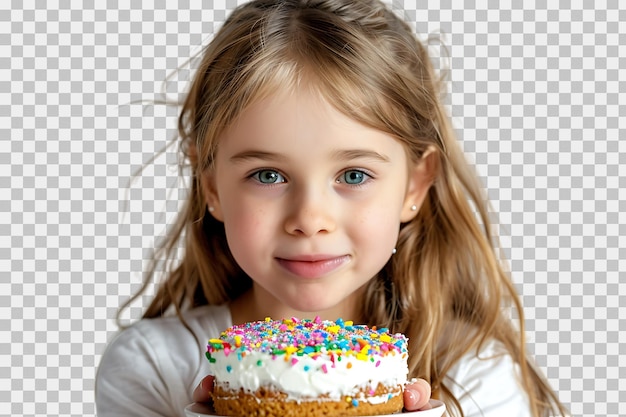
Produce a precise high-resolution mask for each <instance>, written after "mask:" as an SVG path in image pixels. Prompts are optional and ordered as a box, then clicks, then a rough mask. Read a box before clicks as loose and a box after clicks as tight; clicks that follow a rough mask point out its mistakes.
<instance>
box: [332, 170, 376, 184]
mask: <svg viewBox="0 0 626 417" xmlns="http://www.w3.org/2000/svg"><path fill="white" fill-rule="evenodd" d="M368 177H369V175H367V174H366V173H365V172H363V171H358V170H355V169H351V170H349V171H346V172H344V173H343V174H341V177H340V178H339V179H338V180H337V182H345V183H346V184H349V185H359V184H363V183H364V182H365V181H366V180H367V178H368Z"/></svg>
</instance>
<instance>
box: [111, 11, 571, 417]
mask: <svg viewBox="0 0 626 417" xmlns="http://www.w3.org/2000/svg"><path fill="white" fill-rule="evenodd" d="M305 79H306V81H308V82H309V85H313V86H314V88H316V89H318V90H319V92H320V93H321V94H323V95H324V97H325V98H326V99H327V100H328V101H329V102H330V103H331V104H332V105H333V106H335V107H336V108H337V109H338V110H339V111H341V112H343V113H344V114H346V115H347V116H349V117H351V118H352V119H354V120H356V121H358V122H360V123H363V124H364V125H367V126H369V127H372V128H375V129H378V130H381V131H384V132H386V133H388V134H390V135H392V136H393V137H395V138H397V139H398V140H399V141H400V142H401V143H403V144H404V146H405V147H406V150H407V152H408V154H409V155H410V156H411V158H412V159H413V161H415V162H416V163H417V162H418V161H419V160H420V158H421V157H422V155H423V153H424V152H425V151H426V149H429V148H434V149H436V155H437V159H438V161H437V162H438V163H437V173H436V176H435V179H434V183H433V186H432V187H431V188H430V190H429V193H428V196H427V198H426V200H425V202H424V204H423V206H422V207H421V209H420V211H419V213H418V215H417V217H416V218H415V219H414V220H412V221H410V222H408V223H406V224H403V225H402V226H401V231H400V236H399V240H398V245H397V253H396V254H395V255H394V256H393V257H392V259H391V260H390V261H389V262H388V263H387V265H386V266H385V267H384V268H383V270H382V271H380V273H379V274H378V275H377V276H376V277H375V278H373V279H372V280H371V281H370V282H369V283H368V284H367V289H366V292H365V300H363V303H361V305H362V312H361V317H363V318H365V319H366V321H367V322H368V323H369V324H370V325H378V326H385V327H389V328H390V329H392V330H393V331H396V332H403V333H405V334H407V336H408V337H409V338H410V340H412V341H415V342H414V343H412V344H410V350H411V352H410V363H409V366H410V370H411V376H413V377H420V378H424V379H426V380H427V381H429V382H430V383H431V385H432V388H433V396H435V397H439V398H442V399H443V400H445V401H446V402H447V403H448V408H449V409H450V410H452V409H455V411H456V412H457V413H459V414H460V415H463V412H462V410H461V409H460V407H459V402H458V400H457V399H456V398H454V396H453V395H452V392H451V389H450V387H449V386H448V382H447V381H446V380H445V379H444V378H445V375H446V374H447V373H448V371H450V370H451V368H452V367H453V366H454V365H455V363H457V362H458V361H459V360H460V359H461V357H462V356H463V355H465V354H467V353H469V352H478V351H479V350H480V348H481V346H482V345H483V344H484V343H485V342H486V341H488V340H491V339H496V340H498V341H500V342H501V343H502V345H503V346H504V347H505V348H506V350H507V351H508V353H509V354H510V355H511V356H512V357H513V359H514V360H515V361H516V362H517V364H518V365H519V369H520V375H521V383H522V386H523V387H524V388H525V390H526V392H527V393H528V397H529V399H530V406H531V409H532V412H533V415H534V416H543V415H548V413H549V412H558V413H561V414H563V413H565V410H564V408H563V406H562V405H561V404H560V402H559V401H558V398H557V397H556V395H555V393H554V392H553V391H552V389H551V388H550V387H549V385H548V383H547V382H546V380H545V378H544V377H543V376H542V375H541V374H540V372H539V371H538V370H537V369H536V368H535V366H534V365H533V364H532V363H531V361H530V359H529V358H528V355H527V352H526V347H525V339H524V318H523V311H522V308H521V305H520V302H519V300H518V297H517V295H516V293H515V289H514V286H513V284H512V283H511V281H510V279H509V277H508V276H507V274H506V273H505V271H504V269H503V266H502V263H501V261H500V260H499V259H498V256H497V255H496V248H497V242H492V239H493V238H492V230H491V226H490V223H489V215H488V210H487V206H486V203H485V198H484V195H483V192H482V187H481V186H480V184H479V182H478V180H477V176H476V174H475V172H474V171H473V170H472V169H471V168H470V167H469V165H468V164H467V162H466V160H465V158H464V155H463V154H462V151H461V149H460V147H459V146H458V144H457V142H456V138H455V135H454V132H453V128H452V126H451V123H450V120H449V117H448V116H447V114H446V111H445V108H444V106H443V104H442V100H441V97H440V91H441V85H440V80H439V79H438V78H437V76H436V74H435V71H434V69H433V66H432V63H431V62H430V57H429V55H428V52H427V50H426V48H425V46H424V45H423V44H422V43H421V42H419V41H418V40H417V38H416V37H415V35H414V34H413V32H412V30H411V29H410V27H409V26H408V25H407V24H406V22H404V21H402V19H400V18H398V17H397V16H396V15H395V14H394V13H393V12H392V11H390V10H389V9H388V8H387V7H386V6H385V5H384V4H383V3H381V2H379V1H378V0H257V1H253V2H251V3H247V4H245V5H243V6H240V7H239V8H237V9H236V10H235V11H234V12H233V13H232V14H231V15H230V16H229V18H228V19H227V21H226V22H225V23H224V25H223V27H222V28H221V29H220V31H219V32H218V33H217V34H216V36H215V38H214V39H213V40H212V42H211V43H210V44H209V45H208V46H207V47H206V49H205V50H204V51H203V58H202V62H201V64H200V67H199V68H198V69H197V75H196V76H195V79H194V80H193V82H192V85H191V88H190V91H189V93H188V95H187V97H186V101H185V102H184V104H183V107H182V111H181V114H180V118H179V134H180V137H181V139H182V140H181V142H180V149H181V151H182V152H183V154H184V155H185V156H186V157H187V158H189V160H190V162H191V168H192V182H191V189H190V194H189V198H188V200H187V201H186V204H185V206H184V208H183V210H182V212H181V213H180V215H179V217H178V219H177V222H176V223H175V225H174V227H173V229H172V230H171V233H170V234H169V235H168V238H167V240H166V241H165V242H164V244H163V245H162V246H160V247H159V248H158V249H157V251H156V254H155V261H154V262H153V264H152V266H151V268H150V269H149V271H148V277H147V278H148V279H147V280H146V282H145V284H144V286H143V288H142V289H141V290H140V291H139V293H137V294H136V295H135V297H138V296H139V295H140V294H141V293H142V292H143V291H144V290H145V289H146V287H147V285H148V282H149V280H150V279H151V278H152V277H153V276H154V275H155V273H156V269H157V264H158V262H157V261H156V260H157V259H159V258H162V257H163V256H165V257H166V258H167V259H172V258H173V257H174V256H175V254H176V250H177V245H178V244H179V243H180V242H181V241H182V240H183V239H184V246H185V253H184V256H183V258H182V260H181V262H180V263H179V264H178V265H177V266H176V268H175V269H174V270H173V271H172V272H171V273H170V274H169V275H168V277H167V279H166V280H165V281H164V283H163V284H162V285H161V286H160V288H159V290H158V292H157V294H156V296H155V298H154V300H153V301H152V303H151V304H150V305H149V307H148V308H147V310H146V312H145V314H144V317H146V318H150V317H158V316H161V315H163V314H164V312H165V311H166V310H168V309H170V308H173V309H174V310H175V311H176V313H177V314H178V316H179V317H181V319H182V310H183V309H185V308H193V307H195V306H199V305H205V304H223V303H226V302H228V301H231V300H234V299H235V298H237V297H238V296H240V295H241V294H243V292H245V291H246V290H247V289H249V288H250V287H251V285H252V281H251V279H250V278H249V277H248V276H247V275H246V274H245V273H244V272H243V271H242V270H241V269H240V267H239V266H238V265H237V263H236V262H235V260H234V259H233V257H232V255H231V254H230V251H229V248H228V245H227V243H226V238H225V233H224V227H223V224H222V223H220V222H218V221H216V220H215V219H213V217H212V216H211V215H210V214H208V211H207V208H206V200H205V198H204V195H203V190H202V186H201V183H200V176H201V175H202V173H203V172H205V170H207V169H210V168H211V165H212V162H213V158H214V155H215V152H216V149H217V147H218V146H219V143H218V138H219V136H220V133H222V131H223V130H224V129H225V128H227V127H228V126H229V125H230V124H231V123H233V121H234V120H235V119H236V118H237V116H238V115H239V114H240V113H241V112H242V111H243V110H244V109H245V108H247V107H248V106H249V105H251V104H252V103H254V102H256V101H258V100H260V99H262V98H264V97H267V96H268V95H270V94H272V92H273V91H276V89H278V88H293V87H295V86H296V85H298V83H300V82H301V81H303V80H305ZM476 214H477V215H478V217H477V215H476ZM481 223H482V225H481ZM132 301H133V300H132V299H131V300H129V302H128V303H127V304H126V305H125V306H127V305H128V304H129V303H130V302H132ZM507 302H508V303H509V304H508V305H511V303H512V305H513V306H514V307H515V308H516V309H517V313H518V316H519V327H520V330H519V331H517V330H516V329H515V327H514V326H513V324H512V322H511V321H510V319H509V318H508V317H507V316H506V315H505V314H504V313H503V306H504V305H506V303H507ZM125 306H123V307H122V308H124V307H125ZM468 329H474V330H473V331H471V332H468ZM446 339H448V340H452V341H454V342H453V343H445V340H446ZM459 341H462V343H459Z"/></svg>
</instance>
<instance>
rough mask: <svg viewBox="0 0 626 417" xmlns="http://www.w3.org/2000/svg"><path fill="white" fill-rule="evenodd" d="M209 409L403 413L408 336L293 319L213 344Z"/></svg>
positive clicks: (254, 325) (230, 333) (237, 329)
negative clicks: (212, 379)
mask: <svg viewBox="0 0 626 417" xmlns="http://www.w3.org/2000/svg"><path fill="white" fill-rule="evenodd" d="M206 356H207V358H208V360H209V362H210V367H211V374H212V375H214V376H215V386H214V391H213V406H214V409H215V412H216V413H217V414H220V415H224V416H264V417H270V416H281V417H288V416H298V417H303V416H304V417H306V416H315V417H316V416H364V415H381V414H391V413H395V412H398V411H400V410H402V407H403V404H404V401H403V391H404V385H405V384H406V382H407V376H408V366H407V359H408V353H407V338H406V337H405V336H404V335H402V334H399V333H397V334H392V333H390V332H389V330H388V329H386V328H378V329H377V328H376V327H372V328H369V327H367V326H364V325H354V324H353V323H352V322H349V321H345V322H344V321H343V320H341V319H338V320H337V321H328V320H321V319H320V318H319V317H316V318H315V319H314V320H298V319H296V318H291V319H283V320H271V319H269V318H266V319H265V320H263V321H258V322H250V323H245V324H242V325H235V326H233V327H230V328H229V329H227V330H225V331H224V332H222V334H221V336H220V338H219V339H211V340H209V343H208V345H207V352H206Z"/></svg>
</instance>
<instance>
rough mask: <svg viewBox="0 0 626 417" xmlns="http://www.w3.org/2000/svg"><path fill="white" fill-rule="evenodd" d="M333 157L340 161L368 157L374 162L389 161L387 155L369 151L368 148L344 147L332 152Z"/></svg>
mask: <svg viewBox="0 0 626 417" xmlns="http://www.w3.org/2000/svg"><path fill="white" fill-rule="evenodd" d="M333 158H334V159H337V160H340V161H350V160H353V159H370V160H372V161H374V162H391V159H390V158H389V157H388V156H387V155H383V154H381V153H378V152H375V151H371V150H369V149H346V150H339V151H336V152H333Z"/></svg>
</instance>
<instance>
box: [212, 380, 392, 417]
mask: <svg viewBox="0 0 626 417" xmlns="http://www.w3.org/2000/svg"><path fill="white" fill-rule="evenodd" d="M402 392H403V386H401V385H398V386H396V387H394V388H392V389H390V388H388V387H384V386H383V385H379V386H378V388H377V389H376V392H375V394H374V395H373V396H374V397H383V396H384V397H385V398H387V399H386V400H385V401H384V402H381V403H377V404H372V403H370V402H368V401H367V397H371V396H372V393H371V392H367V393H366V392H364V391H359V392H358V393H357V394H356V395H355V397H348V396H344V397H342V398H341V399H340V400H338V401H336V400H331V399H329V398H328V397H327V396H320V397H319V398H315V399H308V400H300V401H295V400H289V399H288V398H287V394H285V393H282V392H277V391H272V390H269V389H266V388H259V389H258V390H257V391H255V392H246V391H244V390H243V389H240V390H239V391H233V390H228V389H224V388H222V387H216V388H215V391H214V393H213V408H214V409H215V411H216V412H217V413H218V414H219V415H222V416H250V417H322V416H324V417H328V416H375V415H384V414H393V413H397V412H400V411H401V410H402V408H403V406H404V400H403V397H402ZM357 398H363V399H362V400H361V401H359V400H358V399H357Z"/></svg>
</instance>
